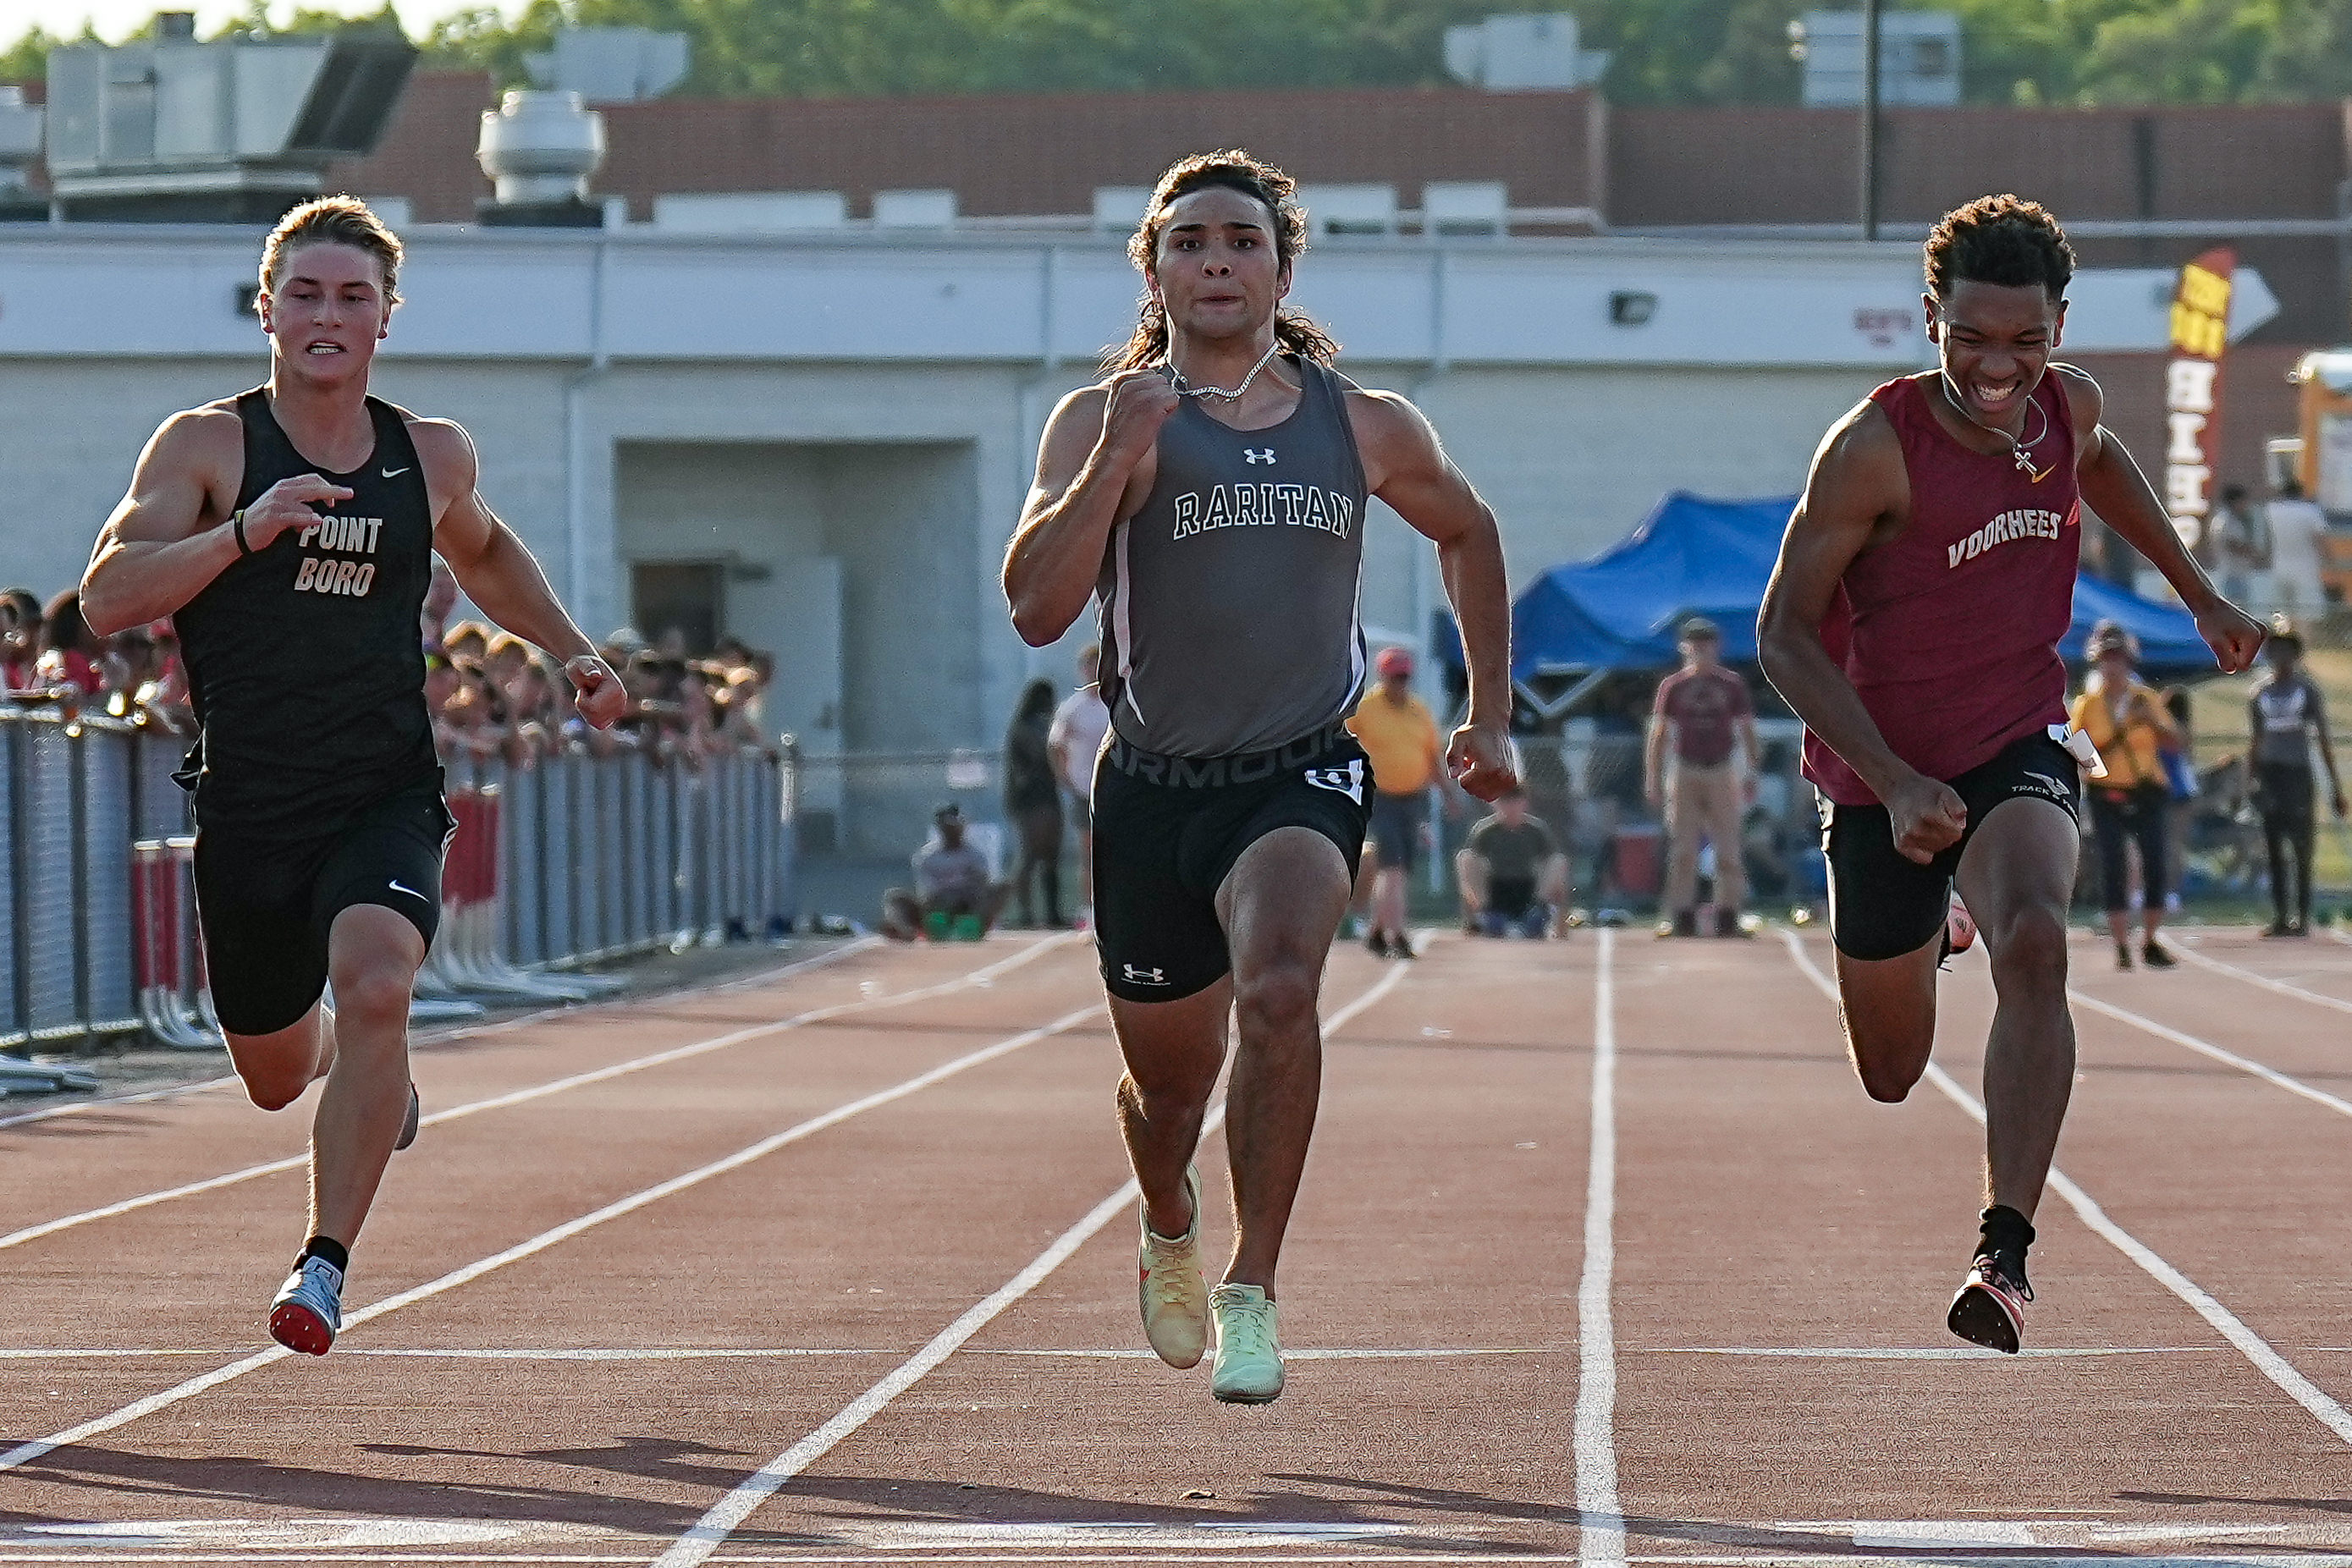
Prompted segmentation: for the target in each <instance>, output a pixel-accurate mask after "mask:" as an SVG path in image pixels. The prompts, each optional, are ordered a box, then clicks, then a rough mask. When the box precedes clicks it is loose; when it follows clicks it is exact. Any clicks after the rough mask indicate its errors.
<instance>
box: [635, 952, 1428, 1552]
mask: <svg viewBox="0 0 2352 1568" xmlns="http://www.w3.org/2000/svg"><path fill="white" fill-rule="evenodd" d="M1404 977H1405V967H1404V966H1403V965H1402V964H1393V965H1391V966H1390V967H1389V972H1388V973H1387V974H1385V975H1383V976H1381V978H1380V980H1379V981H1378V982H1377V983H1375V984H1374V985H1373V986H1372V987H1371V988H1370V989H1369V990H1367V991H1365V992H1364V994H1363V995H1361V996H1360V997H1358V998H1356V999H1355V1000H1354V1001H1352V1002H1349V1004H1348V1005H1347V1006H1346V1007H1344V1008H1341V1009H1339V1011H1337V1012H1335V1013H1333V1014H1332V1015H1331V1016H1330V1018H1328V1019H1326V1020H1324V1023H1323V1033H1324V1034H1326V1035H1331V1034H1336V1033H1338V1032H1339V1030H1341V1029H1343V1028H1345V1027H1346V1026H1347V1025H1348V1024H1349V1022H1350V1021H1352V1020H1353V1019H1355V1018H1356V1017H1357V1016H1358V1015H1359V1014H1360V1013H1361V1012H1363V1011H1364V1009H1367V1008H1370V1007H1371V1006H1372V1005H1373V1004H1374V1003H1376V1002H1378V1001H1379V1000H1380V999H1381V998H1383V997H1385V996H1387V995H1388V994H1389V992H1391V991H1392V990H1394V989H1395V988H1396V987H1397V983H1398V982H1399V981H1401V980H1402V979H1403V978H1404ZM1224 1120H1225V1105H1224V1103H1223V1101H1220V1102H1218V1103H1217V1105H1216V1107H1215V1108H1214V1109H1213V1110H1212V1111H1211V1112H1210V1113H1209V1114H1208V1115H1207V1117H1205V1118H1204V1119H1203V1120H1202V1124H1201V1136H1202V1138H1203V1139H1206V1138H1208V1137H1209V1136H1211V1135H1212V1134H1214V1133H1215V1132H1216V1130H1217V1129H1218V1128H1219V1127H1221V1126H1222V1125H1223V1124H1224ZM1138 1197H1139V1188H1138V1187H1137V1186H1136V1184H1135V1182H1134V1181H1133V1179H1131V1178H1130V1179H1129V1181H1127V1182H1126V1183H1124V1184H1123V1185H1122V1186H1120V1187H1119V1189H1118V1191H1117V1192H1114V1193H1112V1194H1111V1195H1110V1196H1109V1197H1107V1198H1104V1199H1103V1200H1102V1201H1101V1202H1100V1203H1098V1204H1097V1205H1095V1207H1093V1208H1092V1209H1091V1210H1089V1211H1088V1212H1087V1216H1086V1218H1083V1219H1081V1220H1079V1221H1078V1222H1077V1223H1076V1225H1073V1226H1072V1227H1070V1228H1069V1229H1067V1230H1066V1231H1064V1232H1062V1234H1061V1235H1060V1236H1058V1237H1056V1238H1055V1239H1054V1242H1053V1244H1052V1245H1051V1246H1049V1247H1047V1248H1046V1249H1045V1250H1044V1251H1043V1252H1040V1253H1038V1254H1037V1256H1036V1257H1035V1258H1034V1259H1032V1260H1030V1261H1029V1265H1028V1266H1027V1267H1026V1268H1024V1269H1023V1270H1021V1271H1020V1272H1019V1273H1017V1274H1015V1275H1013V1278H1011V1279H1010V1280H1007V1281H1004V1283H1003V1285H1001V1286H999V1287H998V1288H997V1289H996V1290H995V1291H992V1292H991V1293H990V1294H989V1295H987V1296H985V1297H983V1298H982V1300H980V1301H975V1302H974V1303H972V1305H971V1308H970V1309H968V1310H967V1311H966V1312H964V1313H963V1315H962V1316H961V1317H959V1318H957V1319H956V1320H955V1322H951V1323H950V1324H949V1325H948V1326H947V1327H945V1328H943V1329H941V1330H940V1332H939V1333H937V1334H935V1335H933V1336H932V1337H931V1341H930V1343H928V1344H926V1345H924V1346H923V1348H922V1349H920V1350H919V1351H917V1352H916V1353H915V1354H913V1355H911V1356H908V1358H907V1359H906V1360H905V1361H904V1362H902V1363H900V1364H898V1367H897V1368H895V1369H894V1370H893V1371H892V1372H891V1373H890V1375H888V1376H887V1377H885V1378H883V1379H882V1381H880V1382H879V1383H877V1384H876V1385H874V1386H873V1387H871V1388H869V1389H867V1390H866V1392H865V1393H863V1394H861V1395H859V1396H857V1397H856V1399H853V1400H851V1401H850V1402H849V1403H848V1404H847V1405H846V1406H843V1407H842V1409H841V1410H840V1412H839V1413H838V1414H836V1415H835V1416H834V1417H833V1419H831V1420H830V1421H827V1422H826V1423H825V1424H824V1426H822V1427H818V1428H817V1429H816V1430H815V1431H814V1432H811V1433H810V1434H809V1435H808V1436H807V1437H803V1438H802V1439H801V1440H800V1441H799V1442H797V1443H794V1444H793V1446H792V1447H791V1448H786V1449H785V1450H784V1451H783V1452H782V1453H781V1454H778V1455H777V1456H776V1457H775V1458H772V1459H771V1460H769V1461H768V1462H767V1463H766V1464H764V1465H762V1466H761V1467H760V1469H757V1470H755V1471H753V1472H752V1473H751V1475H749V1476H746V1477H745V1478H744V1479H742V1480H741V1481H740V1483H738V1484H737V1486H736V1487H735V1490H732V1491H730V1492H729V1493H728V1494H727V1495H726V1496H725V1497H722V1498H720V1499H719V1500H718V1501H717V1502H715V1503H713V1504H712V1505H711V1506H710V1510H709V1512H707V1513H705V1514H704V1515H703V1516H702V1517H701V1519H699V1520H698V1521H696V1522H695V1524H694V1526H693V1528H691V1529H689V1530H688V1531H687V1532H686V1533H685V1534H683V1535H681V1536H679V1537H678V1538H677V1541H675V1542H672V1543H671V1545H670V1548H669V1550H668V1551H667V1552H663V1553H662V1554H661V1555H660V1556H659V1557H657V1558H656V1559H655V1560H654V1562H653V1565H652V1568H695V1565H696V1564H698V1563H705V1562H708V1561H709V1558H710V1555H711V1553H713V1552H717V1551H718V1550H719V1547H721V1546H722V1545H724V1544H726V1542H727V1538H728V1537H729V1536H730V1535H732V1534H733V1533H734V1532H735V1531H737V1530H738V1529H739V1528H740V1527H741V1525H742V1523H743V1521H745V1520H747V1519H749V1518H751V1515H752V1514H753V1513H754V1512H755V1511H758V1509H759V1507H760V1505H761V1504H762V1503H764V1502H766V1501H767V1500H768V1499H770V1498H772V1497H773V1496H775V1494H776V1493H777V1492H778V1491H780V1490H782V1489H783V1487H784V1485H785V1484H786V1483H787V1482H789V1481H791V1480H792V1479H793V1477H795V1476H797V1475H799V1474H800V1473H801V1472H802V1471H803V1470H805V1469H808V1467H809V1466H811V1465H813V1464H814V1463H816V1461H817V1460H819V1459H821V1458H824V1456H825V1455H827V1454H829V1453H831V1452H832V1451H833V1450H834V1449H835V1448H836V1447H838V1446H839V1445H840V1444H841V1443H842V1442H843V1441H844V1440H845V1439H846V1438H847V1437H850V1436H851V1435H852V1434H854V1433H855V1432H856V1430H857V1429H858V1428H859V1427H863V1426H865V1425H866V1423H867V1422H868V1421H871V1420H873V1419H874V1417H875V1416H878V1415H880V1414H881V1413H882V1411H883V1410H884V1409H885V1408H886V1407H887V1406H888V1405H889V1403H890V1402H891V1401H892V1400H894V1399H896V1398H898V1396H899V1395H901V1394H904V1393H905V1392H906V1391H907V1390H908V1389H909V1388H912V1387H913V1386H914V1385H916V1384H918V1383H919V1382H921V1381H922V1379H923V1378H924V1377H926V1376H927V1375H929V1374H930V1373H931V1372H932V1371H933V1370H934V1369H935V1368H937V1367H938V1366H939V1365H940V1363H942V1362H944V1361H946V1360H947V1359H948V1358H949V1357H950V1356H951V1355H953V1354H955V1353H956V1352H957V1351H958V1350H960V1349H961V1348H962V1346H963V1344H964V1343H965V1342H966V1341H968V1340H970V1339H971V1337H972V1336H973V1335H974V1334H976V1333H979V1332H980V1331H981V1330H982V1329H984V1328H986V1327H987V1326H988V1325H989V1324H990V1323H991V1322H994V1321H995V1320H996V1319H997V1318H998V1317H999V1316H1001V1315H1002V1314H1003V1312H1005V1310H1006V1309H1007V1308H1009V1307H1011V1306H1013V1304H1014V1303H1015V1302H1017V1301H1020V1300H1021V1299H1022V1298H1023V1297H1024V1296H1026V1295H1027V1294H1028V1293H1029V1292H1030V1291H1034V1290H1035V1289H1036V1288H1037V1287H1038V1286H1039V1285H1041V1284H1043V1283H1044V1282H1045V1280H1046V1279H1047V1277H1048V1276H1050V1275H1051V1274H1052V1273H1053V1272H1054V1270H1055V1269H1058V1268H1059V1267H1061V1265H1062V1263H1063V1262H1064V1261H1065V1260H1066V1259H1068V1258H1069V1256H1070V1255H1071V1254H1072V1253H1074V1252H1076V1250H1077V1249H1079V1248H1081V1247H1083V1246H1085V1245H1086V1244H1087V1241H1088V1240H1090V1239H1093V1237H1094V1236H1095V1234H1096V1233H1097V1231H1099V1230H1101V1229H1102V1228H1103V1227H1104V1226H1106V1225H1108V1224H1109V1223H1110V1222H1111V1221H1112V1220H1114V1219H1116V1218H1118V1217H1119V1216H1120V1215H1122V1214H1125V1213H1127V1212H1128V1206H1129V1205H1130V1204H1132V1203H1134V1202H1135V1201H1136V1200H1137V1198H1138ZM729 1561H730V1562H732V1561H734V1558H733V1557H732V1555H731V1554H730V1558H729Z"/></svg>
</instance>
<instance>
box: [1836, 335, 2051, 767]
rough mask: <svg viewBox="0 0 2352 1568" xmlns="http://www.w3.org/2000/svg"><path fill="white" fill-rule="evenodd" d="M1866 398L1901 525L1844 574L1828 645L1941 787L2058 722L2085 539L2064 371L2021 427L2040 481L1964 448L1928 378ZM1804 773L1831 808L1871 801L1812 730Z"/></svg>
mask: <svg viewBox="0 0 2352 1568" xmlns="http://www.w3.org/2000/svg"><path fill="white" fill-rule="evenodd" d="M1870 399H1871V401H1872V402H1874V403H1876V404H1877V405H1878V406H1879V408H1880V410H1881V411H1882V412H1884V413H1885V415H1886V418H1887V420H1888V422H1889V423H1892V424H1893V425H1894V426H1895V434H1896V435H1897V436H1898V437H1899V438H1901V440H1902V443H1903V466H1904V468H1905V470H1906V472H1907V473H1908V475H1909V476H1910V481H1911V519H1910V521H1909V522H1908V523H1906V525H1905V526H1904V528H1903V531H1902V532H1900V533H1898V534H1896V535H1895V537H1894V538H1891V539H1888V540H1887V541H1886V542H1885V543H1884V544H1881V545H1877V546H1874V547H1873V548H1872V549H1867V550H1864V552H1863V553H1862V554H1860V555H1858V556H1856V557H1855V558H1854V559H1853V563H1852V564H1851V565H1849V566H1848V567H1847V568H1846V569H1845V577H1844V578H1843V580H1841V581H1840V583H1839V584H1838V591H1837V594H1836V597H1835V598H1833V599H1832V600H1831V601H1830V609H1829V613H1828V614H1827V615H1826V616H1824V617H1823V618H1822V646H1823V647H1825V648H1826V649H1827V650H1828V651H1829V655H1830V657H1831V658H1832V660H1834V661H1836V662H1837V663H1838V664H1839V665H1841V666H1842V667H1843V669H1844V671H1845V674H1846V678H1847V679H1848V680H1850V681H1852V682H1853V688H1854V690H1855V691H1857V692H1859V693H1860V694H1861V695H1862V706H1864V708H1866V709H1868V710H1869V713H1870V716H1871V718H1872V720H1873V721H1874V723H1876V725H1877V726H1878V733H1879V734H1880V735H1882V736H1884V737H1885V740H1886V744H1887V747H1889V749H1891V750H1892V751H1893V752H1894V753H1895V756H1897V757H1899V758H1902V759H1903V760H1904V761H1906V762H1907V763H1909V764H1910V765H1911V766H1912V767H1914V768H1917V769H1918V770H1919V771H1920V772H1922V773H1924V774H1926V775H1927V777H1928V778H1930V779H1947V780H1948V779H1953V778H1955V777H1957V776H1958V775H1959V774H1962V773H1965V772H1967V771H1968V770H1969V768H1975V767H1977V766H1979V764H1981V763H1985V762H1990V761H1991V760H1992V758H1994V757H1995V756H1997V755H1998V754H1999V753H2000V749H2001V748H2002V747H2005V746H2007V745H2009V744H2010V742H2011V741H2013V740H2017V739H2019V738H2021V737H2024V736H2028V735H2031V734H2032V733H2033V732H2034V731H2036V730H2038V729H2041V728H2043V727H2046V726H2048V725H2052V724H2055V723H2058V722H2059V721H2061V720H2063V718H2064V717H2065V716H2066V665H2065V663H2064V662H2063V660H2061V659H2060V658H2059V656H2058V640H2059V639H2060V638H2061V637H2063V636H2064V635H2065V634H2066V628H2067V625H2068V623H2069V622H2072V620H2073V619H2074V568H2075V563H2076V561H2077V560H2078V559H2079V558H2080V556H2081V554H2082V540H2083V528H2082V517H2083V505H2082V495H2081V492H2080V491H2079V490H2078V489H2077V487H2076V486H2075V480H2074V423H2073V421H2072V419H2071V418H2070V417H2069V414H2068V410H2067V406H2066V389H2065V387H2064V386H2063V383H2062V382H2061V380H2060V378H2059V377H2058V376H2057V375H2056V374H2054V373H2053V374H2047V375H2044V376H2043V377H2042V381H2041V382H2040V384H2039V385H2037V386H2036V387H2035V388H2034V389H2033V392H2032V402H2033V404H2034V409H2030V410H2028V411H2027V413H2026V423H2025V428H2026V430H2027V431H2028V432H2032V431H2033V430H2035V429H2037V428H2038V427H2040V426H2041V425H2042V422H2043V421H2044V420H2046V421H2047V422H2048V426H2049V429H2048V434H2045V435H2043V436H2042V438H2041V439H2040V440H2038V441H2036V442H2035V443H2034V444H2033V445H2032V448H2031V449H2030V450H2029V451H2028V453H2027V455H2028V456H2029V457H2031V458H2032V460H2033V463H2034V465H2035V470H2036V472H2037V473H2039V474H2040V475H2041V476H2042V477H2041V478H2040V479H2038V480H2036V479H2034V478H2032V477H2030V476H2028V475H2026V474H2025V473H2024V472H2023V471H2022V470H2021V469H2020V468H2019V467H2018V465H2017V463H2016V460H2015V459H2014V458H2013V457H2012V456H2011V455H2010V454H2008V453H2006V452H2003V453H1999V454H1990V455H1989V454H1986V453H1981V452H1972V451H1970V450H1969V449H1968V448H1967V447H1965V446H1962V445H1961V444H1959V443H1958V441H1957V440H1955V439H1954V438H1953V437H1952V436H1951V435H1950V434H1948V433H1947V432H1946V431H1945V429H1944V427H1943V426H1942V425H1940V424H1938V423H1937V422H1936V415H1935V413H1934V411H1933V410H1931V409H1930V408H1929V407H1928V404H1927V384H1926V382H1922V381H1919V380H1917V379H1916V378H1906V379H1905V380H1902V381H1898V382H1887V383H1886V384H1885V386H1883V387H1880V388H1879V389H1878V390H1877V391H1876V392H1873V393H1871V394H1870ZM2036 410H2038V411H2039V412H2038V413H2037V412H2035V411H2036ZM1805 777H1806V778H1808V779H1811V780H1812V781H1813V782H1814V783H1815V784H1817V785H1819V786H1820V787H1821V790H1822V793H1823V794H1824V795H1827V796H1828V797H1829V798H1830V799H1831V800H1834V801H1836V802H1838V803H1839V804H1840V805H1847V806H1860V805H1868V804H1871V803H1873V802H1874V801H1875V800H1877V797H1876V796H1874V795H1873V794H1872V793H1871V792H1870V789H1869V786H1867V785H1865V784H1864V783H1863V781H1862V779H1861V778H1860V777H1859V776H1858V775H1856V774H1855V772H1854V770H1853V768H1849V767H1847V766H1846V764H1845V759H1844V758H1841V757H1840V756H1838V755H1837V753H1835V752H1834V751H1832V750H1831V749H1830V748H1829V747H1827V746H1825V745H1823V744H1822V741H1821V739H1820V737H1817V736H1815V735H1813V734H1812V733H1811V731H1810V730H1809V731H1807V732H1806V735H1805Z"/></svg>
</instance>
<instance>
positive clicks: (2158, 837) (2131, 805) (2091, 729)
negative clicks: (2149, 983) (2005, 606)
mask: <svg viewBox="0 0 2352 1568" xmlns="http://www.w3.org/2000/svg"><path fill="white" fill-rule="evenodd" d="M2089 652H2090V655H2091V660H2092V666H2093V668H2092V674H2091V677H2090V679H2089V680H2087V681H2086V682H2084V685H2083V691H2082V695H2079V696H2077V697H2076V698H2075V699H2074V706H2073V708H2072V709H2071V710H2070V711H2069V712H2068V714H2067V717H2068V719H2069V720H2071V721H2072V722H2073V724H2074V727H2075V728H2076V729H2079V730H2081V731H2082V732H2083V733H2084V734H2085V735H2087V736H2089V737H2091V744H2092V745H2093V746H2095V747H2098V748H2099V758H2100V760H2101V761H2102V762H2104V763H2105V765H2106V773H2105V777H2103V778H2099V779H2091V780H2089V781H2088V782H2087V786H2086V788H2087V791H2088V793H2089V795H2090V799H2091V837H2092V841H2093V842H2094V843H2095V844H2096V845H2097V846H2098V851H2099V882H2100V884H2101V890H2102V891H2103V892H2104V893H2105V894H2106V905H2107V929H2108V930H2109V932H2110V933H2111V934H2112V935H2113V936H2115V939H2116V967H2117V968H2119V969H2128V968H2130V967H2132V950H2131V899H2130V894H2129V877H2130V871H2129V867H2128V865H2127V863H2126V859H2125V849H2124V845H2125V842H2126V840H2129V841H2136V842H2137V844H2138V845H2139V878H2140V890H2141V899H2140V950H2139V951H2140V961H2141V962H2143V963H2145V964H2146V965H2147V967H2149V968H2151V969H2169V968H2171V967H2173V965H2174V964H2175V963H2176V962H2177V961H2178V960H2176V959H2175V958H2174V957H2173V956H2172V954H2171V952H2170V951H2169V950H2168V948H2166V946H2164V944H2163V943H2161V942H2158V940H2157V939H2156V929H2157V927H2158V925H2161V924H2162V923H2163V920H2164V890H2165V888H2166V886H2167V881H2166V875H2165V873H2166V871H2167V869H2168V868H2167V866H2166V864H2165V853H2164V851H2165V843H2164V837H2165V834H2164V827H2165V814H2166V810H2167V808H2168V806H2169V804H2170V803H2171V800H2172V792H2171V790H2170V789H2169V788H2168V785H2167V783H2166V781H2165V776H2164V752H2165V750H2166V748H2167V747H2178V746H2179V744H2180V731H2179V729H2177V728H2175V727H2174V726H2173V723H2172V716H2171V715H2170V714H2168V713H2167V712H2166V711H2165V707H2164V700H2163V699H2162V698H2161V697H2159V696H2158V695H2157V694H2156V691H2155V689H2154V688H2152V687H2150V686H2149V685H2147V684H2146V683H2145V682H2143V681H2141V680H2140V679H2139V678H2138V677H2137V675H2136V674H2133V668H2134V666H2135V665H2136V664H2137V663H2138V660H2139V642H2138V640H2137V638H2135V637H2133V635H2132V634H2131V632H2129V631H2127V630H2126V629H2125V628H2124V627H2122V626H2119V625H2117V624H2116V623H2115V622H2112V621H2102V622H2099V624H2098V625H2096V626H2095V627H2093V628H2092V629H2091V642H2090V647H2089Z"/></svg>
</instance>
